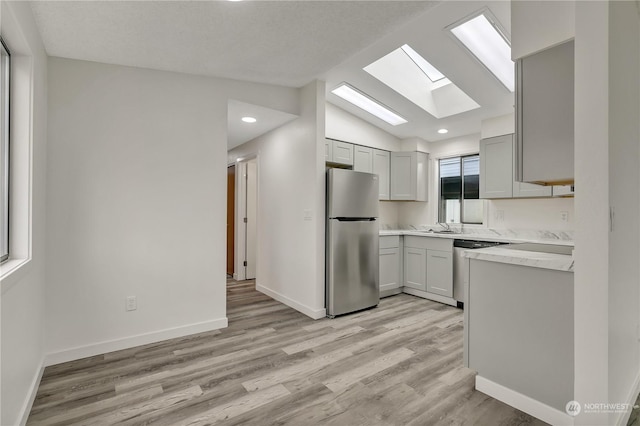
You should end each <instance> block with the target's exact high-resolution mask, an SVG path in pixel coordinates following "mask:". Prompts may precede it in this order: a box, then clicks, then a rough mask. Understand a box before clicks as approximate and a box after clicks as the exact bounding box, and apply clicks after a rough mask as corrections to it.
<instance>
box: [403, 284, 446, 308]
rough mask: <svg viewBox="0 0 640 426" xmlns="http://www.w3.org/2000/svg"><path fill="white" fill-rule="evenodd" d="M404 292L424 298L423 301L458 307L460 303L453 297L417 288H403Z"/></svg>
mask: <svg viewBox="0 0 640 426" xmlns="http://www.w3.org/2000/svg"><path fill="white" fill-rule="evenodd" d="M402 292H403V293H407V294H410V295H412V296H418V297H422V298H423V299H429V300H433V301H435V302H440V303H444V304H445V305H451V306H458V301H457V300H456V299H453V298H451V297H445V296H440V295H439V294H433V293H427V292H426V291H422V290H416V289H415V288H409V287H402Z"/></svg>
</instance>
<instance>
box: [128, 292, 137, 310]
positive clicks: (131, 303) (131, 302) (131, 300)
mask: <svg viewBox="0 0 640 426" xmlns="http://www.w3.org/2000/svg"><path fill="white" fill-rule="evenodd" d="M125 309H126V310H127V311H135V310H136V309H138V300H137V299H136V296H127V303H126V307H125Z"/></svg>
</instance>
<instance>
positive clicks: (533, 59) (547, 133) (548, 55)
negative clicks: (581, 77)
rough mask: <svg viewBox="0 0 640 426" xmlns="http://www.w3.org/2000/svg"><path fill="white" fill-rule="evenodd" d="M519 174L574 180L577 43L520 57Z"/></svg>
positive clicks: (535, 178) (536, 178)
mask: <svg viewBox="0 0 640 426" xmlns="http://www.w3.org/2000/svg"><path fill="white" fill-rule="evenodd" d="M517 69H518V73H517V88H516V133H517V135H518V136H517V137H518V140H517V142H518V145H517V150H518V180H519V181H522V182H547V183H563V182H571V181H573V151H574V149H573V146H574V134H573V130H574V129H573V128H574V125H573V117H574V43H573V41H570V42H567V43H563V44H561V45H558V46H555V47H552V48H550V49H547V50H543V51H542V52H539V53H536V54H534V55H530V56H527V57H526V58H523V59H521V60H519V61H518V67H517Z"/></svg>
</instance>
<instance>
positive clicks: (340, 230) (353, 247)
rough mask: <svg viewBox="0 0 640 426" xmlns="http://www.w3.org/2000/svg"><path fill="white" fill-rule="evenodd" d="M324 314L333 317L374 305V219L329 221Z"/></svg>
mask: <svg viewBox="0 0 640 426" xmlns="http://www.w3.org/2000/svg"><path fill="white" fill-rule="evenodd" d="M328 226H329V229H328V230H327V231H328V236H329V241H328V245H327V289H326V291H327V294H326V297H327V314H328V315H329V316H336V315H341V314H346V313H349V312H354V311H359V310H361V309H366V308H370V307H372V306H376V305H377V304H378V303H379V301H380V289H379V269H378V264H379V260H380V257H379V256H380V254H379V240H380V238H379V236H378V222H377V221H376V220H362V221H339V220H335V219H332V220H329V221H328Z"/></svg>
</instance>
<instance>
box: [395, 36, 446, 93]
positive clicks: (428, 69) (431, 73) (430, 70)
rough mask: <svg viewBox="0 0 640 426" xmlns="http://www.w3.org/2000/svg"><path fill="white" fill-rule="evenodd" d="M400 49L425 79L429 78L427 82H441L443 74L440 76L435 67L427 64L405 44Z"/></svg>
mask: <svg viewBox="0 0 640 426" xmlns="http://www.w3.org/2000/svg"><path fill="white" fill-rule="evenodd" d="M401 49H402V50H404V53H406V54H407V55H408V56H409V57H410V58H411V60H412V61H413V62H414V63H415V64H416V65H417V66H418V67H419V68H420V69H421V70H422V71H423V72H424V73H425V74H426V75H427V77H429V80H431V81H433V82H434V83H435V82H436V81H438V80H442V79H443V78H444V74H442V73H441V72H440V71H438V70H437V69H436V67H434V66H433V65H431V64H430V63H429V62H427V60H426V59H425V58H423V57H422V56H420V55H419V54H418V52H416V51H415V50H413V49H412V48H411V46H409V45H408V44H405V45H404V46H402V47H401Z"/></svg>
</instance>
